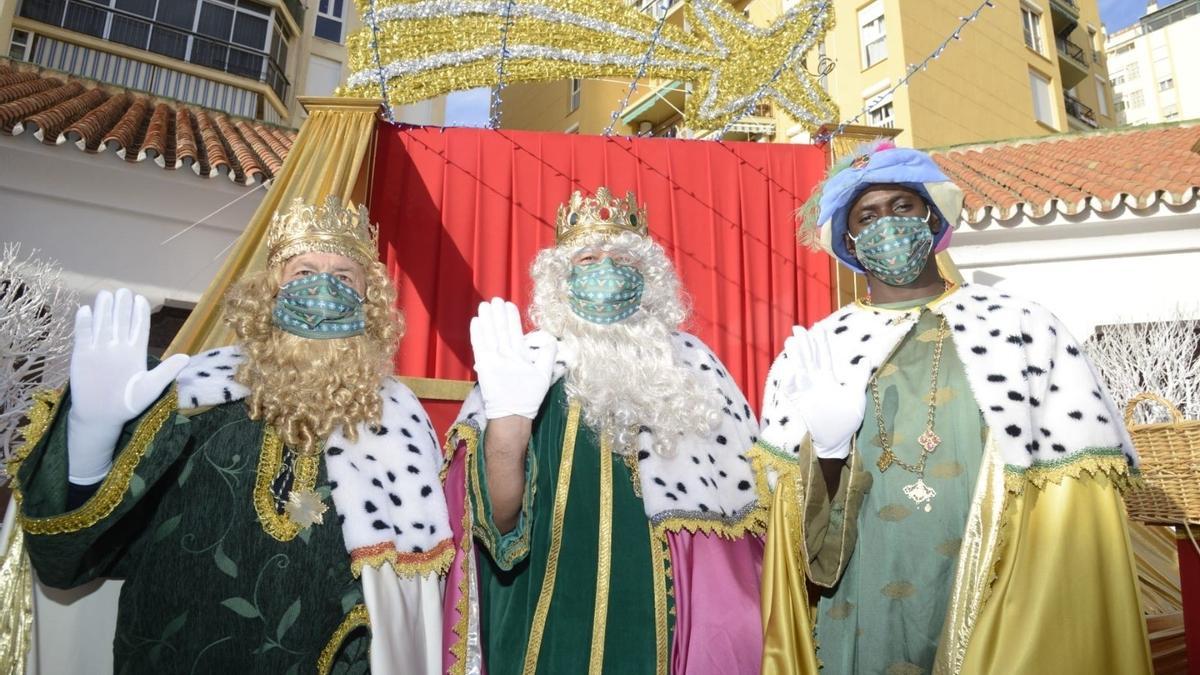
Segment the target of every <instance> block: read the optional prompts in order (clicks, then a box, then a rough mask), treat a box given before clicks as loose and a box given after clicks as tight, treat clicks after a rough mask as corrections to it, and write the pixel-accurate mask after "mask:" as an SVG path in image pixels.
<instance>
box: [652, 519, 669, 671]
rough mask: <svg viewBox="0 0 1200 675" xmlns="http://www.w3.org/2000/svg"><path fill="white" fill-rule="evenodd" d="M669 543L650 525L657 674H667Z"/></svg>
mask: <svg viewBox="0 0 1200 675" xmlns="http://www.w3.org/2000/svg"><path fill="white" fill-rule="evenodd" d="M666 546H667V543H666V541H665V539H664V537H663V535H662V534H661V533H659V532H656V531H655V529H654V525H651V526H650V561H651V565H652V566H653V567H654V569H653V577H654V654H655V668H654V672H655V673H657V675H667V567H666V565H667V563H666V552H665V551H664V549H665V548H666Z"/></svg>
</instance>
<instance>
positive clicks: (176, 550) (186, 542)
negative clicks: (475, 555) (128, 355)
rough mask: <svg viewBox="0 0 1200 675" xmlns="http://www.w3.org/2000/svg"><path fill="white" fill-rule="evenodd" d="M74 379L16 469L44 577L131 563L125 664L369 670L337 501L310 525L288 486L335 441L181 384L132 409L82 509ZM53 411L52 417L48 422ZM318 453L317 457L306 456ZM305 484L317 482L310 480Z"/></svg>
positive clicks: (31, 544) (25, 520) (115, 571)
mask: <svg viewBox="0 0 1200 675" xmlns="http://www.w3.org/2000/svg"><path fill="white" fill-rule="evenodd" d="M69 405H70V400H69V395H67V394H64V395H63V397H62V399H61V401H59V402H57V403H55V402H54V401H52V400H49V399H43V400H40V401H39V402H38V403H37V404H35V408H34V411H33V412H32V413H31V419H32V420H33V424H32V425H31V429H30V435H31V436H32V437H33V441H32V442H31V443H30V445H29V452H28V454H27V456H25V457H24V458H23V459H21V460H20V464H19V469H18V471H17V473H16V475H17V479H18V494H19V496H20V500H21V515H22V524H23V526H24V528H25V531H26V542H27V548H28V552H29V555H30V558H31V560H32V562H33V565H34V568H35V569H36V571H37V574H38V576H39V578H40V579H41V580H42V582H44V583H46V584H48V585H51V586H56V587H62V588H69V587H73V586H78V585H80V584H83V583H86V582H88V581H90V580H92V579H95V578H98V577H108V578H116V579H123V580H124V582H125V583H124V586H123V588H122V590H121V598H120V606H119V611H118V616H117V629H116V638H115V640H114V642H113V660H114V664H113V665H114V668H113V669H114V672H116V673H156V674H157V673H227V674H229V675H233V674H241V673H280V674H283V673H313V672H334V673H364V672H367V671H368V669H369V667H368V644H369V640H370V636H369V629H368V627H367V619H366V611H365V607H364V605H363V604H362V603H363V597H362V592H361V587H360V584H359V581H358V580H357V579H356V578H355V577H354V575H353V574H352V573H351V568H350V558H349V556H348V555H347V552H346V546H345V544H344V542H343V539H342V530H341V528H340V527H339V523H338V521H339V518H338V517H337V515H336V514H335V513H334V511H333V509H332V508H331V509H329V511H328V512H326V513H325V514H324V518H323V522H322V523H320V524H315V525H312V526H311V527H308V528H296V527H295V526H294V524H292V523H291V521H289V520H288V519H286V518H285V517H284V515H283V513H284V512H283V504H284V502H283V500H282V498H281V497H280V495H287V494H289V492H290V491H291V489H292V488H293V487H296V483H297V480H298V479H297V478H296V476H300V478H299V480H300V481H304V480H305V476H306V475H310V476H311V478H309V480H312V482H313V485H312V487H313V489H314V490H315V491H316V492H317V493H318V494H319V495H321V496H322V498H323V499H324V500H325V501H326V503H328V502H329V501H330V500H329V493H330V488H329V481H328V479H327V476H326V470H325V465H324V461H322V460H321V458H320V457H314V458H310V459H307V460H306V459H300V458H297V457H296V456H295V455H293V453H292V452H291V451H289V450H288V449H286V448H285V447H284V446H283V445H282V443H279V442H270V440H271V439H273V438H275V436H274V434H273V433H268V429H267V428H266V427H265V425H264V424H263V423H261V422H255V421H252V420H250V419H249V417H248V416H247V413H246V408H245V405H244V404H243V403H242V402H241V401H233V402H230V403H225V404H222V405H218V406H215V407H212V408H209V409H207V410H204V411H202V412H198V413H196V414H192V415H185V414H183V413H181V412H180V411H179V410H177V404H176V396H175V394H174V393H173V390H169V391H168V393H167V394H165V395H164V396H163V397H162V398H160V399H159V401H158V402H157V403H156V404H155V405H153V406H151V407H150V408H149V409H148V410H147V411H146V412H145V413H143V414H142V416H141V417H139V418H138V419H135V420H132V421H131V422H130V423H129V424H128V425H126V427H125V429H124V431H123V433H122V436H121V439H120V440H119V442H118V446H117V450H116V453H115V454H114V466H113V469H112V471H110V473H109V475H108V477H107V478H106V479H105V480H104V481H103V483H101V485H100V487H99V489H98V490H97V491H96V492H95V493H94V494H93V495H92V496H91V497H90V498H89V499H88V500H87V501H86V502H85V503H83V504H82V505H81V506H79V507H78V508H76V509H74V510H68V501H67V494H68V480H67V474H68V467H67V434H66V431H67V429H66V427H67V424H66V419H67V411H68V409H69ZM39 427H40V428H39ZM305 462H308V464H307V466H308V471H305V470H304V469H303V468H299V472H298V473H297V469H298V467H302V466H303V465H304V463H305ZM299 487H304V486H299Z"/></svg>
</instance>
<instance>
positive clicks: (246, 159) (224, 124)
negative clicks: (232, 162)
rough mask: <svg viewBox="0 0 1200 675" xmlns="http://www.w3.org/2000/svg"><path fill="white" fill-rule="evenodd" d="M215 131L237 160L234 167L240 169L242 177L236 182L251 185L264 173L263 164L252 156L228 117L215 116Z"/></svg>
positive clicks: (251, 151) (248, 147)
mask: <svg viewBox="0 0 1200 675" xmlns="http://www.w3.org/2000/svg"><path fill="white" fill-rule="evenodd" d="M217 129H218V130H219V131H220V132H221V137H222V138H224V139H225V143H226V144H228V145H229V149H230V150H232V151H233V156H234V157H235V158H236V159H237V163H236V166H238V167H240V168H241V172H242V175H241V176H239V177H238V181H239V182H241V183H243V184H246V185H251V184H253V183H254V182H255V181H256V180H258V176H261V175H263V174H264V173H265V170H264V169H263V163H262V162H261V161H259V159H258V155H256V154H254V150H252V149H251V148H250V144H249V143H247V142H246V139H244V138H242V132H240V131H238V130H237V128H236V127H234V125H233V123H231V122H230V121H229V118H228V117H226V116H224V115H217Z"/></svg>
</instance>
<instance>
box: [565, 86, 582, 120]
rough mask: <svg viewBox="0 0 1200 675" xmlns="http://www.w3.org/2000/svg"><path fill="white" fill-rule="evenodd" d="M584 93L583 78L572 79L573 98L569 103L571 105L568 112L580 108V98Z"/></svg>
mask: <svg viewBox="0 0 1200 675" xmlns="http://www.w3.org/2000/svg"><path fill="white" fill-rule="evenodd" d="M582 94H583V80H576V79H572V80H571V100H570V102H569V103H568V105H569V106H570V107H569V109H568V112H575V111H576V110H579V99H580V98H581V97H582Z"/></svg>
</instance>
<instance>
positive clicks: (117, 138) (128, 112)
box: [96, 96, 147, 158]
mask: <svg viewBox="0 0 1200 675" xmlns="http://www.w3.org/2000/svg"><path fill="white" fill-rule="evenodd" d="M113 98H116V97H115V96H114V97H113ZM146 103H147V102H146V99H145V98H143V97H141V96H139V97H137V98H133V99H132V100H131V101H129V105H128V107H127V108H125V111H124V112H122V113H121V118H120V119H118V120H117V123H116V124H114V125H112V126H111V127H109V128H108V132H107V133H105V134H104V137H103V138H101V139H100V145H99V146H97V148H96V150H97V151H99V152H103V151H105V150H107V149H108V148H109V146H111V147H113V148H115V149H116V151H117V154H118V155H119V156H120V157H121V158H124V157H125V151H126V150H131V149H132V150H134V151H135V152H136V150H137V138H138V133H139V132H140V131H141V130H142V126H143V124H144V123H145V121H146V108H147V105H146Z"/></svg>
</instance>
